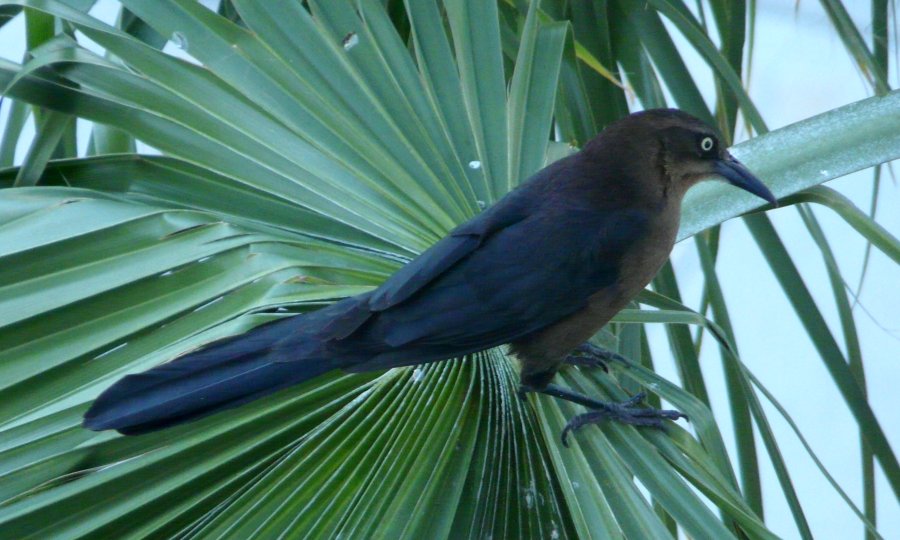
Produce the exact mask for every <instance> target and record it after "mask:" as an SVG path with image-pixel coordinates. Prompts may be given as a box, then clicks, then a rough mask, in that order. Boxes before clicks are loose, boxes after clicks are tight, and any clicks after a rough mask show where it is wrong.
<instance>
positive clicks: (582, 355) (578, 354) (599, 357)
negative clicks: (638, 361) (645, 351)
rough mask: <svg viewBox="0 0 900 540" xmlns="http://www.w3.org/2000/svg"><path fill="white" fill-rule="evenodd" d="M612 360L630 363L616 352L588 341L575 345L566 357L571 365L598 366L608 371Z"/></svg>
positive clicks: (628, 364) (627, 364)
mask: <svg viewBox="0 0 900 540" xmlns="http://www.w3.org/2000/svg"><path fill="white" fill-rule="evenodd" d="M613 360H615V361H617V362H622V363H623V364H625V365H626V366H630V365H631V361H630V360H628V359H627V358H625V357H624V356H622V355H621V354H619V353H617V352H613V351H611V350H609V349H604V348H603V347H598V346H597V345H594V344H593V343H591V342H589V341H585V342H584V343H582V344H581V345H579V346H577V347H575V350H573V351H572V354H570V355H569V356H567V357H566V360H565V361H566V363H567V364H570V365H573V366H586V367H598V368H600V369H602V370H603V371H605V372H607V373H609V366H608V364H609V363H610V362H612V361H613Z"/></svg>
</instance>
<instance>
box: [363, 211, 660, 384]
mask: <svg viewBox="0 0 900 540" xmlns="http://www.w3.org/2000/svg"><path fill="white" fill-rule="evenodd" d="M647 219H648V218H647V215H646V214H645V213H643V212H640V211H634V210H617V211H610V212H605V213H598V212H596V211H592V210H590V209H578V208H571V207H560V208H549V209H544V210H542V211H541V212H539V213H536V214H532V215H530V216H528V217H527V218H525V219H522V220H520V221H518V222H516V223H514V224H512V225H510V226H508V227H505V228H503V229H502V230H499V231H496V232H495V233H494V234H493V235H491V236H489V237H487V238H486V239H485V240H484V241H483V243H482V244H481V245H480V246H478V248H477V249H474V250H471V251H470V252H469V253H468V255H467V256H466V257H465V258H463V259H461V260H458V262H457V263H456V264H455V265H453V266H452V267H450V268H449V269H447V270H446V271H444V272H443V273H441V274H440V275H439V276H438V277H437V278H435V279H433V280H431V281H428V282H427V283H425V284H424V285H422V286H420V287H419V288H418V290H417V292H416V293H415V294H414V295H411V296H408V297H407V298H405V301H403V302H401V303H398V304H394V305H393V306H391V307H389V308H388V309H385V310H382V311H381V312H379V313H378V315H377V317H373V319H372V322H371V324H370V325H368V326H366V327H365V328H364V329H362V330H361V331H360V334H359V335H358V339H359V340H360V343H362V342H366V343H382V344H384V345H386V346H387V348H386V349H385V350H384V352H381V353H380V354H378V355H377V356H375V357H374V358H372V359H371V360H370V361H368V362H365V363H364V364H360V365H357V366H353V367H352V368H350V369H351V370H353V371H357V370H359V371H365V370H372V369H379V368H387V367H397V366H400V365H408V364H415V363H420V362H423V361H431V360H439V359H442V358H449V357H452V356H458V355H461V354H465V353H468V352H473V351H477V350H482V349H486V348H489V347H492V346H497V345H500V344H503V343H509V342H510V341H514V340H515V339H518V338H520V337H522V336H524V335H527V334H529V333H531V332H534V331H537V330H540V329H541V328H544V327H546V326H549V325H551V324H553V323H555V322H557V321H559V320H561V319H563V318H564V317H566V316H568V315H570V314H572V313H575V312H576V311H578V310H580V309H582V308H583V307H584V306H585V305H586V304H587V301H588V298H589V297H590V296H591V295H592V294H594V293H596V292H598V291H600V290H602V289H604V288H606V287H610V286H613V285H614V284H615V282H616V281H617V280H618V278H619V265H620V262H621V259H622V255H623V253H624V252H625V251H626V250H627V248H628V247H629V246H630V245H632V244H633V243H634V242H635V241H637V240H638V239H639V238H640V237H641V236H642V235H643V234H645V231H646V229H647ZM350 341H353V338H351V339H350Z"/></svg>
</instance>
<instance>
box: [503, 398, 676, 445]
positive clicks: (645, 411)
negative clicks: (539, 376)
mask: <svg viewBox="0 0 900 540" xmlns="http://www.w3.org/2000/svg"><path fill="white" fill-rule="evenodd" d="M519 392H520V395H521V394H524V393H526V392H540V393H541V394H547V395H548V396H553V397H557V398H560V399H564V400H566V401H571V402H572V403H577V404H579V405H584V406H585V407H587V408H588V409H591V410H590V411H589V412H586V413H583V414H579V415H577V416H575V417H573V418H572V419H571V420H569V421H568V422H567V423H566V427H565V428H563V432H562V443H563V445H564V446H566V447H568V446H569V443H568V441H567V440H566V439H567V438H568V435H569V432H570V431H575V430H577V429H579V428H581V427H582V426H586V425H588V424H599V423H600V422H604V421H606V420H615V421H617V422H622V423H624V424H631V425H634V426H648V427H655V428H662V427H663V419H668V420H678V419H679V418H685V419H687V415H686V414H684V413H681V412H679V411H672V410H665V409H654V408H652V407H638V406H637V405H638V404H640V403H641V401H643V400H644V397H646V396H645V394H644V393H643V392H641V393H639V394H636V395H634V396H632V397H631V398H629V399H627V400H626V401H621V402H609V401H600V400H596V399H591V398H589V397H587V396H584V395H582V394H579V393H577V392H573V391H571V390H568V389H566V388H563V387H561V386H557V385H555V384H549V385H547V386H546V387H545V388H542V389H535V388H529V387H527V386H524V385H523V386H521V387H520V389H519Z"/></svg>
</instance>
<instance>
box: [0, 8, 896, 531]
mask: <svg viewBox="0 0 900 540" xmlns="http://www.w3.org/2000/svg"><path fill="white" fill-rule="evenodd" d="M798 3H799V7H797V6H796V5H795V2H794V1H792V0H758V2H757V5H758V8H757V9H758V19H757V26H756V32H757V34H756V43H755V47H756V48H755V51H754V54H753V66H752V79H751V81H750V95H751V97H752V98H753V99H754V101H755V103H756V105H757V106H758V107H759V109H760V111H761V113H762V115H763V118H764V119H765V120H766V122H767V123H768V125H769V127H770V128H771V129H776V128H779V127H782V126H785V125H788V124H790V123H793V122H796V121H798V120H802V119H804V118H808V117H810V116H814V115H816V114H818V113H821V112H824V111H827V110H829V109H832V108H835V107H838V106H841V105H845V104H848V103H852V102H854V101H858V100H860V99H863V98H865V97H868V96H870V95H871V90H870V88H869V86H868V85H867V83H866V82H865V81H864V79H863V78H862V76H861V75H860V74H859V72H858V70H857V69H856V68H855V66H854V63H853V61H852V59H851V58H850V56H849V55H848V54H847V52H846V50H845V49H844V47H843V45H842V44H841V42H840V39H839V38H838V36H837V34H836V33H835V31H834V30H833V28H832V26H831V24H830V22H829V21H828V18H827V17H826V15H825V14H824V12H823V11H822V8H821V7H820V4H819V3H818V2H815V1H812V0H805V1H801V2H798ZM845 4H846V5H847V7H848V9H850V10H851V12H852V13H851V14H852V16H853V18H854V20H855V21H856V22H857V24H858V25H860V26H861V30H862V32H863V34H864V35H866V36H868V34H869V32H870V28H869V20H870V16H869V9H870V7H869V5H870V2H869V1H868V0H849V1H846V2H845ZM795 8H796V9H795ZM116 9H117V6H116V2H113V1H110V0H101V1H100V2H98V5H97V7H95V9H94V14H95V15H97V16H99V17H100V18H102V19H104V20H106V21H112V20H114V18H115V13H116ZM20 19H21V17H20ZM670 28H671V26H670ZM892 31H895V30H894V29H892ZM672 35H673V36H676V38H677V36H678V33H677V31H675V32H672ZM893 36H894V37H896V34H893ZM892 39H893V37H892ZM23 43H24V37H23V25H22V24H21V20H17V21H13V22H12V23H10V24H8V25H7V26H6V27H4V28H3V29H2V30H0V56H2V57H4V58H8V59H10V60H14V61H17V62H18V61H20V60H21V58H22V51H23ZM679 45H680V46H681V49H682V51H685V53H686V57H687V59H688V62H689V66H690V67H691V69H692V70H693V72H694V73H695V74H696V75H697V78H698V82H699V83H700V87H701V89H702V90H704V91H705V92H706V96H707V99H708V102H710V103H712V100H713V85H712V83H711V81H712V79H711V77H710V75H709V70H708V69H707V68H706V66H705V64H704V62H703V61H702V60H700V58H699V56H697V55H696V54H694V53H693V52H692V51H691V50H690V47H689V46H686V45H685V42H684V41H683V40H681V41H680V43H679ZM892 49H893V50H892V52H891V54H892V57H891V62H892V64H891V72H892V73H891V78H890V80H891V85H892V86H893V87H895V88H896V87H898V86H900V84H898V78H897V45H896V42H893V43H892ZM7 108H8V107H7V106H5V105H4V107H3V109H2V112H0V121H3V120H5V116H6V112H7ZM82 138H83V139H85V140H86V137H82ZM25 150H26V146H25V145H21V146H20V148H19V151H20V152H19V159H21V157H22V155H24V151H25ZM896 165H897V164H896V163H895V164H894V168H895V169H896V168H897V167H896ZM898 172H900V171H898ZM828 185H829V186H830V187H832V188H834V189H837V190H838V191H840V192H841V193H843V194H844V195H846V196H847V197H849V198H850V199H851V200H852V201H853V202H854V203H855V204H856V205H857V206H858V207H860V208H861V209H863V210H867V209H868V208H869V204H870V199H871V191H872V185H873V182H872V172H871V171H863V172H861V173H856V174H853V175H850V176H847V177H844V178H840V179H838V180H835V181H832V182H830V183H828ZM816 215H817V217H818V218H819V220H820V223H821V224H822V226H823V228H824V229H825V231H826V234H827V236H828V239H829V241H830V242H831V245H832V248H833V249H834V250H835V252H836V254H837V257H838V264H839V265H840V268H841V271H842V272H843V275H844V278H845V279H846V280H847V281H848V283H850V284H851V286H853V287H855V286H856V284H857V282H858V279H859V274H860V271H861V268H862V259H863V252H864V249H865V242H864V241H863V240H862V238H861V237H860V236H859V235H858V234H856V233H855V232H854V231H853V230H852V229H851V228H850V227H849V226H848V225H846V224H845V223H844V222H843V220H841V219H840V218H839V217H837V216H835V215H834V214H833V213H831V212H830V211H829V210H827V209H822V208H816ZM769 216H770V217H771V218H772V220H773V221H774V223H775V225H776V227H777V228H778V231H779V233H780V234H781V237H782V239H783V240H784V241H785V243H786V244H787V247H788V250H789V251H790V253H791V255H792V256H793V257H794V261H795V263H796V264H797V265H798V266H799V268H800V272H801V273H802V275H803V277H804V278H805V279H806V280H807V284H808V285H810V286H811V287H812V293H813V295H814V296H815V298H816V301H817V302H818V304H819V306H820V309H821V310H822V312H823V314H824V315H825V317H826V318H827V320H828V323H829V325H830V327H831V329H832V331H833V332H834V334H835V336H836V337H837V338H838V340H839V341H840V336H841V333H840V326H839V322H838V318H837V312H836V310H835V308H834V301H833V300H832V296H831V290H830V287H829V283H828V279H827V275H826V272H825V267H824V264H823V262H822V258H821V255H820V252H819V250H818V248H817V247H816V245H815V244H814V242H813V241H812V239H811V238H810V236H809V234H808V233H807V232H806V228H805V226H804V225H803V223H802V222H801V220H800V218H799V215H798V213H797V211H796V210H795V209H794V208H791V207H788V208H783V209H779V210H775V211H772V212H769ZM877 220H878V222H879V223H880V224H881V225H882V226H884V227H885V228H887V229H888V230H889V231H890V232H891V233H892V234H893V235H895V236H900V187H898V182H897V181H896V180H894V178H893V177H892V175H891V174H890V173H888V174H885V175H883V179H882V186H881V194H880V201H879V209H878V213H877ZM722 238H723V240H722V247H721V251H720V258H719V263H718V268H719V269H720V272H719V276H720V279H721V280H722V286H723V289H724V291H725V295H726V300H727V303H728V306H729V307H730V309H731V312H730V315H731V318H732V321H733V324H734V326H735V328H736V329H737V332H738V334H737V342H738V347H739V350H740V353H741V357H742V359H743V361H744V362H745V363H746V364H747V365H748V366H749V367H750V369H751V370H752V371H753V372H754V373H755V374H756V376H757V377H758V378H759V379H761V380H762V382H763V383H764V384H765V385H766V386H767V387H768V389H769V390H770V391H771V392H773V393H774V395H775V396H776V397H777V399H778V400H779V401H780V402H781V403H782V405H783V406H784V407H785V408H786V409H787V410H788V412H789V413H790V414H791V415H792V416H793V418H794V420H795V421H796V422H797V424H799V426H800V428H801V430H802V431H803V433H804V434H805V435H806V436H807V437H808V441H809V443H810V444H811V445H812V447H813V448H814V450H815V451H816V452H817V454H818V456H819V458H820V459H821V460H822V461H823V462H824V464H825V465H826V466H827V467H828V469H829V470H830V472H831V474H832V475H833V476H834V477H835V478H836V479H837V481H838V482H839V483H840V484H841V486H842V487H843V488H844V490H845V491H847V493H848V494H849V495H850V496H851V497H852V498H853V500H854V501H855V502H856V503H857V504H858V505H860V506H861V505H862V496H861V489H862V488H861V484H860V473H859V469H860V465H859V443H858V434H857V432H856V430H855V426H856V424H855V422H854V421H853V419H852V417H851V415H850V413H849V412H848V411H847V409H846V407H845V406H844V405H843V400H842V399H841V397H840V394H839V393H838V391H837V390H836V388H835V386H834V384H833V383H832V381H831V378H830V376H829V375H828V373H827V370H826V369H825V367H824V364H823V363H822V361H821V360H820V359H819V357H818V354H817V353H816V351H815V350H814V348H813V347H812V345H811V343H810V342H809V338H808V337H807V335H806V332H805V331H804V329H803V328H802V326H801V325H800V323H799V321H798V319H797V318H796V316H795V315H794V312H793V309H792V307H791V306H790V304H789V303H788V301H787V299H786V298H785V297H784V295H783V293H782V292H781V289H780V287H779V285H778V283H777V281H776V280H775V278H774V276H773V275H772V272H771V271H770V270H769V267H768V265H767V264H766V262H765V261H764V259H763V257H762V255H761V254H760V252H759V250H758V249H757V248H756V247H755V242H754V241H753V240H752V238H751V237H750V235H749V233H748V231H747V229H746V227H745V226H744V225H743V224H742V223H741V222H740V221H737V220H734V221H731V222H728V223H726V224H725V226H724V227H723V236H722ZM673 258H674V261H675V264H676V268H677V272H678V276H679V278H680V279H681V283H680V285H681V289H682V294H683V296H684V300H685V303H686V304H687V305H690V306H697V305H699V304H698V299H699V298H700V294H701V287H702V284H703V281H702V272H701V271H700V267H699V262H698V260H697V257H696V253H695V251H694V248H693V244H692V242H690V241H688V242H683V243H681V244H679V245H678V246H676V248H675V252H674V254H673ZM861 305H862V307H864V308H865V310H866V311H868V314H866V313H865V312H864V311H862V310H861V309H860V308H859V307H858V308H857V310H856V312H855V314H856V322H857V325H858V330H859V334H860V340H861V343H862V347H863V358H864V362H865V365H866V376H867V381H868V389H869V393H870V396H871V403H872V407H873V408H874V410H875V413H876V415H877V417H878V419H879V421H880V422H881V426H882V428H883V429H884V430H885V432H886V433H887V436H888V439H889V440H890V442H891V445H892V447H893V448H894V450H895V452H896V451H900V397H898V391H897V386H898V384H900V358H898V356H900V354H898V353H900V315H898V314H897V313H898V306H900V268H898V266H897V265H895V264H894V263H893V262H892V261H890V260H889V259H888V258H887V257H885V256H884V255H882V254H881V253H880V252H878V251H877V250H873V252H872V258H871V261H870V264H869V269H868V276H867V284H866V286H865V287H864V289H863V294H862V296H861ZM649 330H650V334H651V339H652V346H653V350H654V358H655V359H656V361H657V368H658V371H659V372H660V373H661V374H662V375H663V376H665V377H667V378H669V379H671V380H677V375H676V373H675V371H674V367H673V364H671V363H670V362H667V361H666V359H667V358H670V357H671V354H670V353H669V351H668V345H667V341H666V338H665V332H664V330H663V327H662V326H659V325H651V326H650V327H649ZM708 342H709V343H710V344H712V342H711V340H709V341H708ZM701 365H702V366H703V369H704V371H705V373H706V375H707V384H708V388H709V391H710V393H711V395H712V399H713V409H714V410H715V411H717V412H720V413H723V414H722V415H721V418H723V419H725V418H726V416H727V402H726V401H725V395H724V392H723V383H722V381H723V378H722V372H721V364H720V360H719V357H718V353H717V351H716V349H715V347H713V346H710V347H706V348H705V349H704V354H703V355H702V356H701ZM760 399H761V401H763V402H764V403H766V402H765V400H764V398H762V397H760ZM766 405H767V413H768V414H769V419H770V422H771V423H772V425H773V429H775V431H776V436H777V437H778V441H779V445H780V446H781V450H782V452H783V453H784V455H785V458H786V460H787V462H788V463H789V464H790V467H791V468H790V474H791V476H792V479H793V481H794V484H795V488H796V489H797V491H798V494H799V496H800V500H801V502H802V503H803V505H804V509H805V511H806V516H807V519H808V520H809V522H810V525H811V527H812V531H813V534H814V535H815V537H816V538H834V539H843V538H859V537H860V536H861V531H862V526H861V524H860V523H859V521H858V519H857V518H856V517H855V516H854V515H853V514H852V512H851V510H850V509H849V508H847V506H846V505H845V504H844V502H843V501H842V500H841V499H840V497H839V496H838V494H837V493H836V492H835V491H834V490H833V489H832V488H831V486H830V484H828V482H827V481H826V480H825V478H824V477H823V476H822V475H821V473H820V472H819V470H818V469H817V468H816V466H815V464H814V463H813V462H812V460H811V459H809V458H808V457H807V454H806V452H805V450H804V449H803V447H802V445H801V444H800V443H799V441H797V439H796V438H795V437H794V435H793V432H792V431H791V430H790V428H789V427H788V426H787V424H786V422H784V421H783V420H782V419H781V417H780V416H779V414H778V412H777V411H776V410H775V409H774V408H773V407H771V406H768V404H767V403H766ZM721 428H722V430H723V434H724V435H725V438H726V443H729V442H730V424H729V423H728V422H727V421H725V420H723V421H722V423H721ZM759 448H760V455H764V454H765V452H764V450H762V448H763V447H762V444H761V443H760V445H759ZM729 451H730V452H731V453H732V455H734V449H733V448H731V447H729ZM879 474H880V472H879ZM763 482H764V485H763V489H764V499H765V501H766V508H765V511H766V522H767V523H768V524H769V526H770V527H771V528H772V530H773V531H775V532H776V533H777V534H779V535H782V536H784V537H785V538H794V537H797V531H796V529H795V527H794V525H793V520H792V518H791V516H790V513H789V510H788V507H787V504H786V503H785V502H784V500H783V497H782V496H781V495H780V491H781V490H780V487H779V485H778V483H777V479H776V478H775V475H774V472H773V471H772V469H771V467H770V466H769V465H768V463H767V462H766V465H765V467H764V478H763ZM877 489H878V492H879V497H880V499H879V508H878V522H879V530H880V531H882V533H883V534H884V535H885V537H886V538H891V537H894V538H900V506H898V504H897V501H896V499H894V497H893V495H892V493H891V491H890V488H889V487H888V485H887V483H886V482H885V481H884V479H883V477H882V478H879V482H878V486H877Z"/></svg>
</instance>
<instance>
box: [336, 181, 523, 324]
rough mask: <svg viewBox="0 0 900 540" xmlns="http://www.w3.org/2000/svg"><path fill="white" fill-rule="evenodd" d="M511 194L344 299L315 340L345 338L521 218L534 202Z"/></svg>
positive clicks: (400, 302) (403, 300)
mask: <svg viewBox="0 0 900 540" xmlns="http://www.w3.org/2000/svg"><path fill="white" fill-rule="evenodd" d="M511 195H512V196H511V197H507V198H505V199H504V200H503V202H502V203H500V204H497V205H496V206H493V207H491V208H490V209H488V210H486V211H485V212H483V213H481V214H479V215H478V216H475V217H474V218H472V219H471V220H469V221H467V222H466V223H463V224H462V225H460V226H459V227H457V228H456V229H454V230H453V231H452V232H451V233H450V234H448V235H447V236H445V237H444V238H443V239H441V240H440V241H438V242H437V243H436V244H434V245H433V246H431V247H430V248H428V249H427V250H426V251H425V252H423V253H422V254H421V255H419V256H418V257H416V258H415V259H413V260H412V261H410V262H409V263H408V264H406V265H405V266H403V267H402V268H400V269H399V270H398V271H397V272H395V273H394V274H393V275H391V277H389V278H388V279H387V281H385V282H384V283H383V284H382V285H381V286H380V287H378V289H376V290H374V291H372V292H371V293H369V294H366V295H361V296H358V297H355V298H353V299H349V298H348V299H346V300H344V301H343V302H342V303H341V304H342V305H341V307H340V310H339V312H336V313H335V315H334V316H333V317H332V318H331V320H330V322H329V323H328V324H327V325H325V326H324V328H323V329H322V330H321V331H320V332H319V334H318V337H319V338H320V339H323V340H332V339H338V340H340V339H345V338H347V337H348V336H350V335H351V334H352V333H353V332H355V331H356V330H357V329H358V328H359V327H360V326H362V324H363V323H365V322H366V321H367V320H368V319H369V318H370V317H371V316H372V315H373V314H375V313H378V312H382V311H385V310H388V309H390V308H392V307H394V306H397V305H399V304H402V303H403V302H405V301H406V300H408V299H409V298H410V297H412V296H413V295H415V294H416V293H417V292H419V291H420V290H421V289H423V288H424V287H426V286H427V285H428V284H429V283H431V282H433V281H434V280H435V279H437V278H439V277H440V276H441V275H442V274H444V273H445V272H446V271H447V270H449V269H450V268H452V267H453V266H454V265H455V264H456V263H458V262H459V261H460V260H462V259H463V258H465V257H466V256H467V255H469V254H471V253H472V252H474V251H475V250H477V249H478V248H479V246H481V245H482V243H483V242H484V241H485V239H487V238H489V237H490V236H491V235H493V234H495V233H496V232H497V231H500V230H502V229H504V228H506V227H509V226H511V225H514V224H515V223H518V222H520V221H522V220H523V219H525V218H526V217H527V216H528V215H529V212H530V211H531V206H532V205H533V203H534V201H533V200H532V199H531V198H529V197H527V196H526V195H527V194H526V193H525V192H524V191H523V192H520V193H514V194H511ZM336 311H337V310H336Z"/></svg>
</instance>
